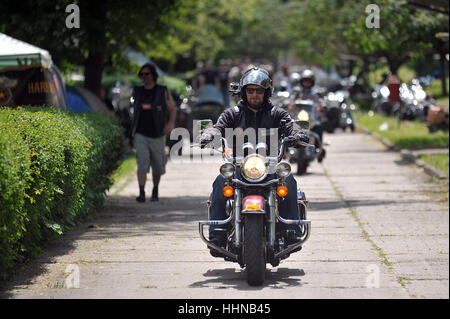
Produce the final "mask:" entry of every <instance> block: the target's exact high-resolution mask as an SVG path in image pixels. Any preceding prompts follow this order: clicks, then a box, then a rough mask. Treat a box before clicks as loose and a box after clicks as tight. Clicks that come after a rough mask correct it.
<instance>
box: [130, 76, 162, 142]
mask: <svg viewBox="0 0 450 319" xmlns="http://www.w3.org/2000/svg"><path fill="white" fill-rule="evenodd" d="M166 91H167V88H166V87H165V86H162V85H158V84H156V85H155V93H154V94H155V96H154V99H153V103H152V110H153V123H148V125H154V127H155V131H156V132H157V133H158V136H163V135H164V127H165V125H166V119H167V105H166ZM143 92H144V87H143V86H136V87H134V90H133V96H134V106H135V108H134V118H133V136H134V134H135V133H136V129H137V126H138V123H139V116H140V114H141V112H142V103H141V102H142V101H141V99H142V93H143Z"/></svg>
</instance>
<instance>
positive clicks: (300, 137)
mask: <svg viewBox="0 0 450 319" xmlns="http://www.w3.org/2000/svg"><path fill="white" fill-rule="evenodd" d="M300 142H303V143H308V142H309V136H308V135H307V134H305V133H302V132H295V134H294V135H291V136H288V137H287V146H289V147H295V146H300V145H299V143H300Z"/></svg>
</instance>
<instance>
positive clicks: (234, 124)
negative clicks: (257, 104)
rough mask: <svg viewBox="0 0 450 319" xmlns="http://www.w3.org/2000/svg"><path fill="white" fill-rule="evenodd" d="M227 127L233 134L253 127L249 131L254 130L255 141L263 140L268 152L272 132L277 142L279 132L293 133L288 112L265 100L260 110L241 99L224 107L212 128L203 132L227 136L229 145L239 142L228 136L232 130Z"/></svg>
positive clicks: (246, 139) (279, 135)
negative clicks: (232, 105)
mask: <svg viewBox="0 0 450 319" xmlns="http://www.w3.org/2000/svg"><path fill="white" fill-rule="evenodd" d="M283 120H284V122H283ZM227 128H228V129H232V130H234V133H235V135H239V134H240V133H244V135H245V134H246V133H248V132H249V131H245V130H247V129H248V128H253V130H250V131H253V132H255V135H256V141H257V142H265V143H266V144H267V145H268V147H269V152H270V144H271V143H270V139H271V137H272V138H273V139H275V136H274V134H275V135H276V138H277V142H279V140H280V138H281V134H283V136H291V135H293V134H294V133H295V132H294V130H293V124H292V119H291V116H290V115H289V113H288V112H287V111H286V110H284V109H282V108H279V107H276V106H274V105H273V104H272V103H271V102H270V101H269V102H267V103H266V104H265V105H264V106H263V108H262V109H261V110H260V111H258V112H253V111H252V110H250V109H249V108H248V105H247V104H246V103H244V102H243V101H242V100H241V101H239V103H238V105H237V106H234V107H230V108H228V109H226V110H225V111H224V112H223V113H222V114H221V115H220V117H219V119H218V120H217V123H216V124H215V125H214V126H213V128H209V129H206V130H205V133H207V134H211V135H221V136H222V137H225V138H227V141H228V145H229V146H231V145H233V146H236V144H239V142H236V141H237V139H236V138H234V140H231V138H233V137H232V136H231V138H230V133H231V132H232V130H227ZM271 129H272V130H271ZM244 131H245V132H244ZM250 136H251V135H250ZM247 141H249V137H248V136H245V137H244V141H243V142H247ZM241 142H242V141H241ZM250 142H251V140H250ZM230 143H232V144H230ZM277 145H278V144H277ZM233 151H234V154H236V149H235V147H233ZM274 151H275V150H274ZM276 151H278V150H276Z"/></svg>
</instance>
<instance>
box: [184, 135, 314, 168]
mask: <svg viewBox="0 0 450 319" xmlns="http://www.w3.org/2000/svg"><path fill="white" fill-rule="evenodd" d="M221 140H222V142H223V146H224V150H225V149H229V147H228V142H227V140H226V139H225V138H224V137H222V138H221ZM287 141H288V137H285V138H283V139H282V140H281V146H280V152H279V153H278V161H281V160H282V159H283V155H284V152H285V150H286V143H287ZM297 144H298V145H299V146H302V147H315V145H313V144H309V143H306V142H302V141H298V142H297ZM196 146H200V147H201V144H200V143H197V144H192V145H191V148H192V147H196ZM216 151H218V152H220V151H219V150H216ZM222 155H223V157H224V158H225V159H226V160H228V161H230V162H233V159H234V157H233V156H232V155H231V154H229V153H225V152H223V153H222Z"/></svg>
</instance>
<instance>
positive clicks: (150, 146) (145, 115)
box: [132, 63, 177, 203]
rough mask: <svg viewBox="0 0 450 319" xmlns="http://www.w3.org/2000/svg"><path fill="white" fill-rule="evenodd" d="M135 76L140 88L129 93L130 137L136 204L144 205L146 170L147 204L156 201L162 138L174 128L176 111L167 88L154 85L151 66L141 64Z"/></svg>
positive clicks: (155, 76) (163, 155) (162, 163)
mask: <svg viewBox="0 0 450 319" xmlns="http://www.w3.org/2000/svg"><path fill="white" fill-rule="evenodd" d="M138 75H139V77H140V78H141V80H142V83H143V85H142V86H136V87H134V89H133V97H132V101H133V103H134V110H135V111H134V117H133V125H132V136H133V138H134V146H135V148H136V161H137V166H138V168H137V179H138V183H139V196H138V197H137V198H136V200H137V201H138V202H140V203H144V202H145V184H146V181H147V173H149V172H150V167H151V168H152V176H153V190H152V197H151V201H158V186H159V182H160V180H161V176H162V175H164V174H165V172H166V152H165V145H166V135H167V134H170V132H171V130H172V129H173V127H174V124H175V119H176V113H177V111H176V108H175V105H174V102H173V100H172V97H171V95H170V94H169V92H168V90H167V87H165V86H162V85H159V84H156V81H157V80H158V73H157V72H156V67H155V66H154V65H153V64H151V63H146V64H144V65H143V66H142V67H141V69H140V70H139V73H138ZM167 115H168V118H169V120H168V122H167V121H166V118H167Z"/></svg>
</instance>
